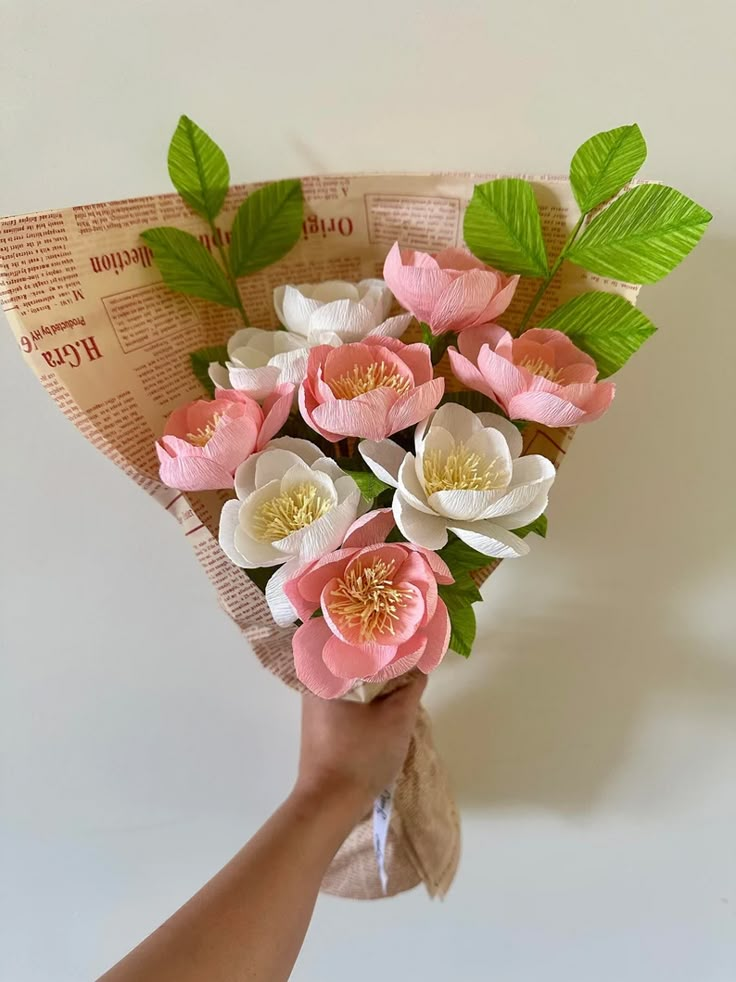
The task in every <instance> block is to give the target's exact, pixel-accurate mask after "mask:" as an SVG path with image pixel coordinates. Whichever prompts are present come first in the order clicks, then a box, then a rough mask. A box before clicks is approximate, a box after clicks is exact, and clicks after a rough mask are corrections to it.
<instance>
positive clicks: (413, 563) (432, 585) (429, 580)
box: [396, 552, 437, 625]
mask: <svg viewBox="0 0 736 982" xmlns="http://www.w3.org/2000/svg"><path fill="white" fill-rule="evenodd" d="M396 578H397V579H398V580H402V581H403V580H408V581H409V582H410V583H413V584H414V585H415V586H417V587H418V588H419V590H420V592H421V594H422V597H423V599H424V608H425V609H424V616H423V618H422V621H421V624H423V625H424V624H426V623H427V622H428V621H430V620H431V619H432V617H434V612H435V608H436V607H437V579H436V577H435V575H434V573H433V572H432V570H431V569H430V568H429V566H428V564H427V562H426V560H425V559H424V556H422V555H420V554H419V553H416V552H411V553H409V555H408V556H407V558H406V560H405V561H404V564H403V566H402V567H401V569H400V570H397V573H396Z"/></svg>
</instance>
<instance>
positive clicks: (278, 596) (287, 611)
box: [266, 559, 301, 627]
mask: <svg viewBox="0 0 736 982" xmlns="http://www.w3.org/2000/svg"><path fill="white" fill-rule="evenodd" d="M300 566H301V563H300V561H299V560H298V559H291V560H289V562H288V563H284V565H283V566H279V567H278V568H277V570H276V572H275V573H273V574H272V576H270V577H269V580H268V582H267V583H266V603H267V604H268V607H269V610H270V611H271V616H272V617H273V619H274V620H275V621H276V623H277V624H278V625H279V627H287V626H288V625H289V624H293V623H294V621H295V620H296V619H297V616H298V614H297V612H296V609H295V608H294V605H293V604H292V603H291V601H290V600H289V598H288V596H287V595H286V593H285V591H284V585H285V584H286V581H287V580H289V579H291V577H292V576H294V574H295V573H296V572H297V570H298V569H299V567H300Z"/></svg>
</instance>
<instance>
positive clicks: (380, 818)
mask: <svg viewBox="0 0 736 982" xmlns="http://www.w3.org/2000/svg"><path fill="white" fill-rule="evenodd" d="M393 795H394V789H393V786H392V787H390V788H386V790H385V791H382V792H381V793H380V794H379V796H378V797H377V798H376V801H375V803H374V805H373V848H374V849H375V851H376V862H377V863H378V876H379V878H380V880H381V889H382V890H383V892H384V894H385V893H386V888H387V886H388V873H387V872H386V840H387V839H388V827H389V825H390V824H391V809H392V805H393Z"/></svg>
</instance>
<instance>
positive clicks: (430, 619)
mask: <svg viewBox="0 0 736 982" xmlns="http://www.w3.org/2000/svg"><path fill="white" fill-rule="evenodd" d="M374 516H375V518H374ZM384 519H385V514H384V513H383V512H372V513H371V515H370V516H364V517H363V518H362V519H359V520H358V522H356V523H355V525H354V526H353V529H354V534H355V536H356V538H357V540H358V541H361V542H365V541H366V539H370V538H374V539H376V538H377V539H378V540H379V541H375V542H373V543H372V544H369V545H363V546H360V547H356V548H342V549H339V550H338V551H337V552H332V553H330V554H329V555H327V556H323V557H322V559H318V560H316V561H315V562H312V563H309V564H308V565H306V566H303V567H302V568H301V569H300V570H299V571H298V573H297V574H296V576H295V577H294V578H292V579H290V580H288V581H287V583H286V586H285V590H286V594H287V596H288V597H289V599H290V600H291V602H292V604H293V605H294V607H295V609H296V610H297V613H298V614H299V616H300V617H301V619H302V620H303V621H304V623H303V624H302V625H301V627H299V628H298V629H297V631H296V633H295V634H294V639H293V647H294V664H295V666H296V674H297V677H298V678H299V680H300V681H301V682H302V683H303V684H304V685H305V686H306V687H307V688H308V689H310V690H311V691H312V692H314V693H315V695H318V696H322V698H324V699H336V698H337V697H339V696H342V695H344V694H345V693H346V692H347V691H348V689H350V688H351V687H352V686H353V685H354V684H355V683H356V682H357V681H358V680H361V679H362V680H363V681H366V682H385V681H387V680H388V679H392V678H396V677H397V676H398V675H403V674H404V673H405V672H408V671H410V670H411V669H412V668H418V669H420V671H422V672H425V673H429V672H431V671H432V670H433V669H434V668H436V667H437V665H439V663H440V662H441V661H442V658H443V657H444V654H445V652H446V651H447V646H448V644H449V641H450V619H449V615H448V613H447V608H446V607H445V604H444V602H443V601H442V600H441V599H440V598H439V596H438V593H437V584H438V583H452V582H453V578H452V575H451V573H450V571H449V569H448V568H447V566H446V565H445V564H444V563H443V562H442V560H441V559H440V558H439V556H437V555H436V554H435V553H431V552H429V551H428V550H426V549H422V548H420V547H418V546H413V545H410V544H409V543H404V542H402V543H384V542H381V541H380V539H382V538H383V537H384V536H385V535H386V532H387V527H390V524H391V523H388V525H387V523H386V521H385V520H384ZM372 525H373V526H374V527H375V534H374V535H373V536H371V535H370V534H369V530H370V528H371V526H372ZM351 534H352V533H349V534H348V536H347V538H346V540H345V542H346V543H349V542H350V541H351ZM318 609H321V611H322V615H323V616H322V617H312V614H314V612H315V611H316V610H318Z"/></svg>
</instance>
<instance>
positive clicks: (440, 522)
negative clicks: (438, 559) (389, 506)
mask: <svg viewBox="0 0 736 982" xmlns="http://www.w3.org/2000/svg"><path fill="white" fill-rule="evenodd" d="M393 511H394V518H395V519H396V524H397V525H398V527H399V531H400V532H401V534H402V535H404V536H405V537H406V538H407V539H408V540H409V541H410V542H414V543H416V544H417V545H419V546H424V547H425V548H426V549H441V548H442V547H443V546H445V545H447V524H446V520H445V519H444V518H441V517H440V516H439V515H427V514H425V513H424V512H421V511H418V510H417V509H416V508H413V507H412V506H411V505H410V504H409V502H408V501H407V500H406V499H405V498H404V497H403V495H402V493H401V491H400V490H398V491H397V492H396V493H395V494H394V501H393Z"/></svg>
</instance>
